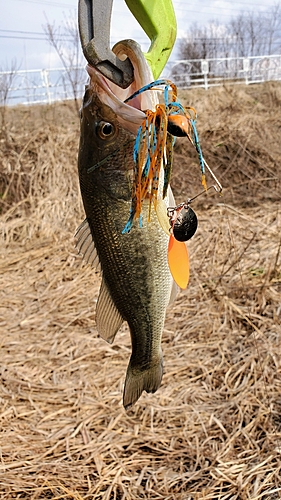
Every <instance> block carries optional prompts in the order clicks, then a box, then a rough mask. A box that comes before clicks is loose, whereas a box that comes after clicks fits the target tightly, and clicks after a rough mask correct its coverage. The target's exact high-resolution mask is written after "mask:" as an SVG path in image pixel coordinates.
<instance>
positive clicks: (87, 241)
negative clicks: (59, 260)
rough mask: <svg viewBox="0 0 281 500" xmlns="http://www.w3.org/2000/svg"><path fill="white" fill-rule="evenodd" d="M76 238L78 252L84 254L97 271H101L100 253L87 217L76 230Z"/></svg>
mask: <svg viewBox="0 0 281 500" xmlns="http://www.w3.org/2000/svg"><path fill="white" fill-rule="evenodd" d="M74 238H75V240H76V244H75V247H76V248H77V250H78V253H79V254H80V255H82V257H83V259H84V260H85V262H86V263H87V264H90V265H91V266H92V267H93V268H95V269H96V270H97V271H101V265H100V261H99V257H98V253H97V250H96V247H95V243H94V241H93V236H92V232H91V228H90V226H89V222H88V220H87V219H85V220H84V221H83V222H82V224H80V226H79V227H78V229H77V230H76V233H75V235H74Z"/></svg>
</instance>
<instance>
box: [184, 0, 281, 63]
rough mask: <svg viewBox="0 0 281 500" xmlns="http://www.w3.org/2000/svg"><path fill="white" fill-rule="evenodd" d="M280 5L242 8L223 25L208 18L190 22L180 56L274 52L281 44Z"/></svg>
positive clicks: (265, 53) (248, 55) (202, 57)
mask: <svg viewBox="0 0 281 500" xmlns="http://www.w3.org/2000/svg"><path fill="white" fill-rule="evenodd" d="M280 33H281V6H280V4H279V3H278V4H276V5H275V6H273V7H272V8H269V9H268V10H267V12H265V13H264V12H254V11H243V12H241V14H239V15H238V16H236V17H235V18H232V19H231V20H230V22H229V23H228V24H226V25H223V24H222V23H219V22H218V21H212V22H211V23H209V24H208V25H207V26H205V27H198V26H197V24H194V25H193V26H191V28H190V30H189V32H188V34H187V35H186V37H185V38H184V39H183V40H182V42H181V45H180V57H181V58H182V59H211V58H217V57H231V56H234V57H235V56H236V57H250V56H259V55H270V54H273V53H278V52H279V51H280V48H281V41H280Z"/></svg>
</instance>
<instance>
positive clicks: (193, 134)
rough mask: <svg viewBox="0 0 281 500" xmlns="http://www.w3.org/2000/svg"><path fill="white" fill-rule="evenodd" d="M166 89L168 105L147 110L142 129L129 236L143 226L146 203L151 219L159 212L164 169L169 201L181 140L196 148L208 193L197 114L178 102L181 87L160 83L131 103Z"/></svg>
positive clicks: (127, 228) (136, 149) (136, 152)
mask: <svg viewBox="0 0 281 500" xmlns="http://www.w3.org/2000/svg"><path fill="white" fill-rule="evenodd" d="M161 86H162V87H163V86H164V104H157V105H156V109H155V111H152V110H146V112H145V115H146V117H145V119H144V121H143V123H142V125H141V126H140V127H139V129H138V133H137V137H136V140H135V145H134V165H135V167H134V182H133V192H132V203H131V209H130V216H129V219H128V222H127V224H126V226H125V227H124V229H123V231H122V233H123V234H125V233H128V232H129V231H130V230H131V229H132V226H133V222H134V220H139V224H140V227H141V226H142V216H141V211H142V203H143V200H144V199H145V198H146V197H148V199H149V218H150V213H151V207H152V205H153V206H154V208H155V209H156V205H157V200H158V198H159V195H158V189H159V180H160V177H161V168H163V191H162V198H165V197H166V194H167V189H168V185H169V182H170V178H171V172H172V157H173V146H174V143H175V139H176V137H177V136H187V137H188V139H189V141H190V142H191V143H192V144H193V146H194V147H195V148H196V151H197V153H198V156H199V162H200V166H201V172H202V184H203V186H204V188H205V189H207V186H206V179H205V167H204V165H205V164H204V159H203V155H202V151H201V147H200V144H199V140H198V134H197V130H196V125H195V122H196V118H197V114H196V111H195V109H194V108H192V107H184V106H182V104H181V103H180V102H179V101H177V87H176V85H175V84H174V83H172V82H171V81H169V80H161V79H160V80H156V81H155V82H151V83H149V84H148V85H145V86H144V87H142V88H141V89H139V90H137V91H136V92H135V93H134V94H132V95H131V96H130V97H128V98H127V99H126V100H125V102H128V101H130V100H131V99H133V98H134V97H136V96H138V95H139V94H141V93H142V92H145V91H147V90H159V87H161Z"/></svg>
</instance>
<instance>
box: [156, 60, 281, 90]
mask: <svg viewBox="0 0 281 500" xmlns="http://www.w3.org/2000/svg"><path fill="white" fill-rule="evenodd" d="M165 74H166V76H167V77H168V78H169V79H171V80H173V82H175V83H176V85H177V86H178V87H179V88H183V89H184V88H189V87H203V88H205V89H206V90H207V89H208V88H209V87H212V86H216V85H222V84H223V83H231V84H241V83H244V84H246V85H249V84H251V83H261V82H265V81H269V80H281V55H270V56H253V57H221V58H217V59H192V60H183V59H182V60H178V61H174V62H170V63H168V65H167V66H166V70H165Z"/></svg>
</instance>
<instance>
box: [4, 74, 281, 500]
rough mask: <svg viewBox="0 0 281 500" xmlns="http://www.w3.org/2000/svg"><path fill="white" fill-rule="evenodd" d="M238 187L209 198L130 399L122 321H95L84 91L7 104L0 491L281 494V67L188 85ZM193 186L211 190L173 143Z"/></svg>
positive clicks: (100, 497) (220, 164) (179, 194)
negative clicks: (150, 381) (262, 80)
mask: <svg viewBox="0 0 281 500" xmlns="http://www.w3.org/2000/svg"><path fill="white" fill-rule="evenodd" d="M181 99H182V101H183V102H184V103H185V104H188V105H190V106H194V107H195V108H196V109H197V111H198V115H199V117H198V122H197V125H198V132H199V137H200V138H201V143H202V148H203V152H204V155H205V157H206V160H207V161H208V163H209V165H210V166H211V168H212V169H213V170H214V173H215V174H216V175H217V177H218V178H219V180H220V181H221V183H222V184H223V186H224V188H225V189H224V193H223V196H222V197H220V196H218V195H217V194H216V193H213V194H210V195H208V196H207V197H206V196H202V197H200V198H198V200H197V201H196V202H194V205H193V208H194V210H195V211H196V212H197V215H198V220H199V228H198V231H197V233H196V235H195V236H194V238H193V239H192V240H191V241H190V242H189V243H188V248H189V254H190V261H191V279H190V284H189V286H188V288H187V290H186V291H183V292H181V293H180V294H179V295H178V297H177V300H176V301H175V303H174V304H173V305H172V306H170V307H169V309H168V312H167V318H166V323H165V329H164V333H163V353H164V360H165V374H164V377H163V382H162V385H161V387H160V389H159V390H158V391H157V393H156V394H154V395H148V394H143V395H142V397H141V398H140V400H139V401H138V403H137V404H136V405H135V406H134V407H133V408H132V409H131V410H130V411H129V412H127V413H126V412H125V410H124V409H123V407H122V388H123V383H124V377H125V372H126V366H127V364H128V360H129V356H130V337H129V332H128V329H127V326H126V325H124V326H123V327H122V329H121V331H120V332H119V334H118V335H117V339H116V340H115V342H114V344H113V345H109V344H107V343H106V342H104V341H103V340H102V339H100V338H99V337H98V334H97V330H96V326H95V304H96V300H97V296H98V290H99V285H100V277H99V275H97V274H95V273H94V272H93V270H92V269H91V268H90V267H88V266H85V265H83V263H82V261H81V258H80V257H79V256H78V255H77V253H76V251H75V248H74V239H73V234H74V232H75V229H76V227H77V226H78V225H79V224H80V222H81V221H82V220H83V218H84V214H83V208H82V203H81V198H80V192H79V186H78V176H77V166H76V163H77V149H78V141H79V120H78V118H77V117H76V115H75V112H74V110H73V109H72V106H71V103H68V104H56V105H53V106H36V107H30V108H24V107H17V108H12V109H9V110H8V112H7V116H6V123H5V126H4V127H3V128H2V131H1V137H0V141H1V152H0V155H1V156H0V162H1V171H0V188H1V205H0V209H1V216H0V217H1V218H0V225H1V253H0V256H1V260H0V262H1V273H0V280H1V285H0V343H1V351H0V352H1V382H0V417H1V430H0V458H1V461H0V498H1V500H2V499H3V500H10V499H15V498H17V499H32V500H35V499H36V500H37V499H48V498H49V499H67V500H68V499H75V500H82V499H83V500H86V499H87V500H88V499H96V500H113V499H116V500H121V499H124V500H125V499H128V500H129V499H130V500H139V499H155V500H156V499H165V500H172V499H179V500H181V499H182V500H191V499H192V500H200V499H205V500H207V499H208V500H248V499H251V500H259V499H261V500H266V499H268V500H269V499H270V500H272V499H273V500H274V499H278V498H281V322H280V317H281V251H280V249H281V182H280V176H281V174H280V173H281V168H280V163H281V147H280V134H281V112H280V109H281V108H280V105H281V84H280V83H267V84H262V85H255V86H249V87H244V86H241V87H239V88H230V87H221V88H215V89H210V90H209V91H208V92H205V91H204V90H191V91H188V92H185V93H184V94H182V96H181ZM172 185H173V188H174V192H175V195H176V200H177V202H178V203H180V202H181V201H184V200H185V199H186V198H188V197H192V196H194V195H196V194H197V193H198V192H200V190H201V186H200V168H199V166H198V160H197V157H196V153H195V152H194V151H193V150H192V149H191V147H190V145H189V144H188V142H187V140H184V139H180V140H178V141H177V144H176V147H175V158H174V170H173V178H172Z"/></svg>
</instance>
